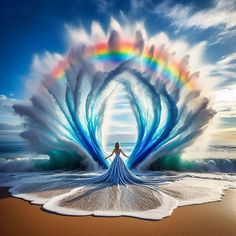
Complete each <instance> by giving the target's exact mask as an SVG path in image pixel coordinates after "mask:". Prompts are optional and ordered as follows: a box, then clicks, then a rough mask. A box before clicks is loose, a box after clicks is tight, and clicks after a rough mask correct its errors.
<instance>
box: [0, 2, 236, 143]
mask: <svg viewBox="0 0 236 236" xmlns="http://www.w3.org/2000/svg"><path fill="white" fill-rule="evenodd" d="M122 16H125V17H127V18H128V19H129V20H130V22H131V23H132V22H135V21H143V22H144V24H145V26H146V30H147V32H148V34H149V35H150V36H152V35H154V34H156V33H164V34H165V35H168V38H170V39H171V40H172V41H173V42H175V41H176V42H177V41H178V42H179V41H181V42H182V41H183V42H185V43H187V44H188V45H190V46H192V47H193V48H194V46H195V45H202V49H201V50H200V51H194V50H193V52H196V53H201V54H202V55H201V56H202V62H201V68H200V71H201V73H202V75H203V76H204V75H207V76H206V77H205V82H203V86H206V87H209V84H211V89H210V90H209V96H210V97H212V98H213V102H212V106H213V108H214V109H215V110H216V111H217V121H216V122H215V123H214V129H211V134H212V137H214V142H215V143H217V144H222V143H229V144H235V140H236V76H235V74H236V46H235V42H236V0H226V1H225V0H209V1H198V0H195V1H184V0H182V1H181V0H175V1H174V0H167V1H152V0H131V1H127V0H124V1H115V0H110V1H108V0H107V1H106V0H97V1H92V0H86V1H82V0H81V1H80V0H58V1H52V0H51V1H50V0H41V1H40V0H35V1H31V0H28V1H27V0H25V1H23V0H16V1H14V0H11V1H6V0H3V1H1V7H0V35H1V37H0V52H1V54H2V55H1V57H0V65H1V70H0V81H1V86H0V94H1V96H0V111H1V115H0V119H1V120H0V122H1V125H2V128H3V130H4V127H5V128H6V125H7V124H8V123H9V122H10V121H13V122H14V125H17V129H16V127H15V128H14V130H17V131H18V130H20V129H22V127H21V126H20V125H18V124H20V120H19V119H18V118H12V117H11V118H9V115H8V113H9V114H12V112H13V111H12V109H11V105H12V104H13V103H14V102H16V101H18V100H22V99H26V97H27V83H28V81H29V80H30V76H29V75H30V74H31V72H32V67H33V66H34V64H35V60H36V59H37V57H38V56H39V57H40V56H42V55H44V54H45V53H49V54H50V53H61V54H63V53H65V52H66V51H67V50H68V35H67V31H68V26H73V27H81V26H82V27H84V28H85V29H86V31H88V32H90V30H91V24H92V22H93V21H98V22H99V23H100V24H101V25H102V27H103V29H104V30H105V31H106V30H107V29H108V27H109V22H110V20H111V17H114V18H116V19H119V18H121V17H122ZM178 45H179V44H178ZM193 58H194V57H193ZM194 63H195V62H194V61H193V64H194ZM203 81H204V80H203ZM2 111H3V112H2ZM6 111H7V112H8V113H7V112H6ZM3 113H4V114H3ZM4 125H5V126H4ZM1 137H2V138H1V139H5V136H4V135H3V134H1Z"/></svg>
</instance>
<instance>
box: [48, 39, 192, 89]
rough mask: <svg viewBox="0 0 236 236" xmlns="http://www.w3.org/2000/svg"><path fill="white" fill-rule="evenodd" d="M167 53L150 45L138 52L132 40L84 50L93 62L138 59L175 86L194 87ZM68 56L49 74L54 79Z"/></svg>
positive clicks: (63, 73) (64, 66)
mask: <svg viewBox="0 0 236 236" xmlns="http://www.w3.org/2000/svg"><path fill="white" fill-rule="evenodd" d="M166 55H167V53H166V52H165V51H164V50H163V49H162V50H159V49H155V50H154V51H153V52H152V53H151V52H150V47H145V48H144V50H143V52H142V53H140V52H138V51H137V49H136V48H135V44H134V42H120V43H119V45H118V46H116V48H115V49H109V46H108V44H107V42H102V43H98V44H96V45H94V46H91V47H89V48H88V49H87V51H86V56H87V57H88V59H90V60H92V61H93V62H95V63H108V62H109V63H114V64H118V63H121V62H123V61H126V60H128V59H131V58H136V59H139V60H138V61H139V62H141V63H142V64H143V65H144V66H145V67H146V68H147V69H148V70H150V71H152V72H159V73H160V74H161V75H162V77H164V78H166V79H169V80H171V81H172V82H173V83H174V84H175V86H179V87H184V86H185V87H186V88H188V89H189V90H193V89H194V88H195V86H194V83H193V81H189V73H188V71H187V70H186V68H185V67H183V66H182V65H181V64H180V63H178V62H177V61H175V60H174V59H173V58H171V59H170V60H168V63H167V60H166V59H165V58H166ZM68 58H69V57H65V59H64V61H62V62H60V63H59V64H58V65H57V66H56V67H55V69H54V70H53V71H52V73H51V75H52V76H53V77H54V78H56V79H62V78H63V77H64V75H65V70H66V69H68V65H69V63H68Z"/></svg>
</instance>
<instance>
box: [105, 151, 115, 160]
mask: <svg viewBox="0 0 236 236" xmlns="http://www.w3.org/2000/svg"><path fill="white" fill-rule="evenodd" d="M114 152H115V149H114V150H113V151H112V153H111V155H109V156H107V157H105V159H107V158H109V157H111V156H112V155H113V154H114Z"/></svg>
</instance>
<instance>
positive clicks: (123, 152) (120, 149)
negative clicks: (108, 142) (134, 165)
mask: <svg viewBox="0 0 236 236" xmlns="http://www.w3.org/2000/svg"><path fill="white" fill-rule="evenodd" d="M120 151H121V153H122V154H123V155H124V156H125V157H127V158H129V157H128V156H127V155H126V154H125V153H124V152H123V151H122V149H120Z"/></svg>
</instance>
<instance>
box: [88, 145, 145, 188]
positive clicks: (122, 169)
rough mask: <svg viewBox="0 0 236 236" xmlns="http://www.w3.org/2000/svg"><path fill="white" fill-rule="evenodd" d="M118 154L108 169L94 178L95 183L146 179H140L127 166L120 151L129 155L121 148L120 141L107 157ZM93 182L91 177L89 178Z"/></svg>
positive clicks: (140, 181)
mask: <svg viewBox="0 0 236 236" xmlns="http://www.w3.org/2000/svg"><path fill="white" fill-rule="evenodd" d="M114 153H115V154H116V156H115V158H114V159H113V161H112V163H111V165H110V166H109V168H108V170H107V171H106V172H105V173H104V174H102V175H100V176H97V177H95V178H94V179H93V183H105V182H106V183H109V184H126V185H127V184H137V183H139V184H142V183H144V180H142V179H140V178H139V177H138V176H136V175H134V174H133V173H132V172H131V171H130V170H129V168H128V167H127V166H126V164H125V163H124V161H123V160H122V158H121V157H120V153H122V154H123V155H124V156H125V157H127V158H128V156H127V155H126V154H125V153H124V152H123V151H122V149H121V148H120V144H119V143H118V142H116V143H115V148H114V149H113V151H112V153H111V155H109V156H107V157H106V158H105V159H107V158H109V157H111V156H112V155H113V154H114ZM89 181H90V183H91V179H89Z"/></svg>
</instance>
